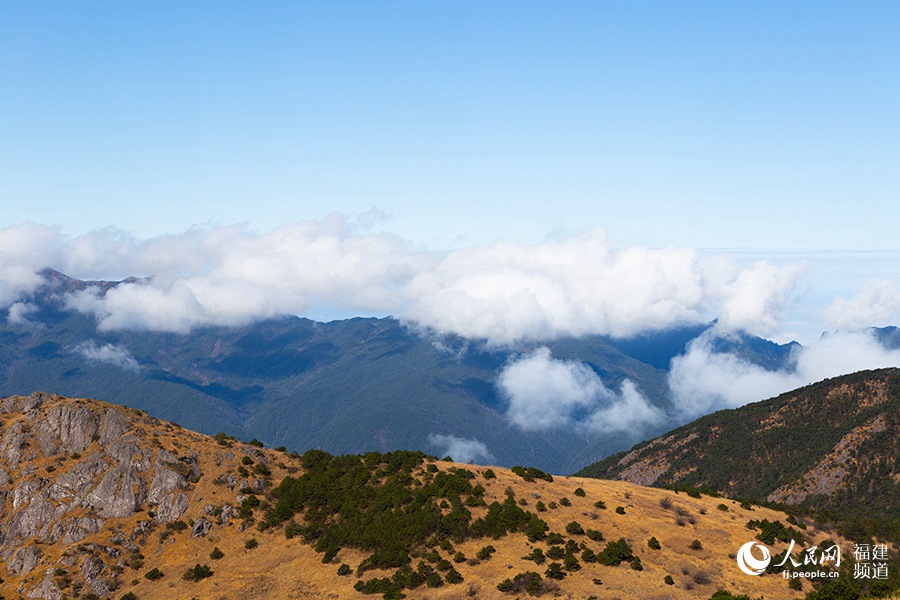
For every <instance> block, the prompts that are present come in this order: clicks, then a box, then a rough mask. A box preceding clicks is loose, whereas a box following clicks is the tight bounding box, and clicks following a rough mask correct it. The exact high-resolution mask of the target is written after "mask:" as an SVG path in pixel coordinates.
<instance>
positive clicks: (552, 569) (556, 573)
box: [544, 562, 566, 579]
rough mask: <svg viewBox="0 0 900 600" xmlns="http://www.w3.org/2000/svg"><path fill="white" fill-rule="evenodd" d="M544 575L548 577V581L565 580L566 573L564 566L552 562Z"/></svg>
mask: <svg viewBox="0 0 900 600" xmlns="http://www.w3.org/2000/svg"><path fill="white" fill-rule="evenodd" d="M544 575H546V576H547V578H548V579H565V577H566V572H565V571H564V570H563V566H562V565H561V564H560V563H558V562H552V563H550V564H549V565H548V566H547V570H546V571H544Z"/></svg>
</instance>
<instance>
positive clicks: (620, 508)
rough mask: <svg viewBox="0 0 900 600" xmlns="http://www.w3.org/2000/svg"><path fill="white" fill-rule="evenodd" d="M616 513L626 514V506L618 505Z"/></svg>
mask: <svg viewBox="0 0 900 600" xmlns="http://www.w3.org/2000/svg"><path fill="white" fill-rule="evenodd" d="M616 514H617V515H624V514H625V507H624V506H617V507H616Z"/></svg>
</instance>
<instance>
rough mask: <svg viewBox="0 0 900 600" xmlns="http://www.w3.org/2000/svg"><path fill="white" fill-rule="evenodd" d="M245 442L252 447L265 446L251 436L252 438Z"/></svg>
mask: <svg viewBox="0 0 900 600" xmlns="http://www.w3.org/2000/svg"><path fill="white" fill-rule="evenodd" d="M247 444H248V445H250V446H253V447H255V448H264V447H265V446H264V445H263V443H262V442H261V441H259V440H258V439H256V438H253V439H252V440H250V441H249V442H247Z"/></svg>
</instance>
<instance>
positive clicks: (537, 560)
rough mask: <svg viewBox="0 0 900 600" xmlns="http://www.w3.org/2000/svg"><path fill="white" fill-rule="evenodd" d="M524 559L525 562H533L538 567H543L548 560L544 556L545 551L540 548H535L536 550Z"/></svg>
mask: <svg viewBox="0 0 900 600" xmlns="http://www.w3.org/2000/svg"><path fill="white" fill-rule="evenodd" d="M522 558H523V559H524V560H532V561H534V564H536V565H542V564H544V561H545V560H546V557H545V556H544V551H543V550H541V549H540V548H535V549H534V550H532V551H531V553H530V554H526V555H525V556H523V557H522Z"/></svg>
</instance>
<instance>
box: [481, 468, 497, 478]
mask: <svg viewBox="0 0 900 600" xmlns="http://www.w3.org/2000/svg"><path fill="white" fill-rule="evenodd" d="M481 475H482V477H484V478H485V479H497V474H496V473H494V470H493V469H488V470H487V471H485V472H484V473H482V474H481Z"/></svg>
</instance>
